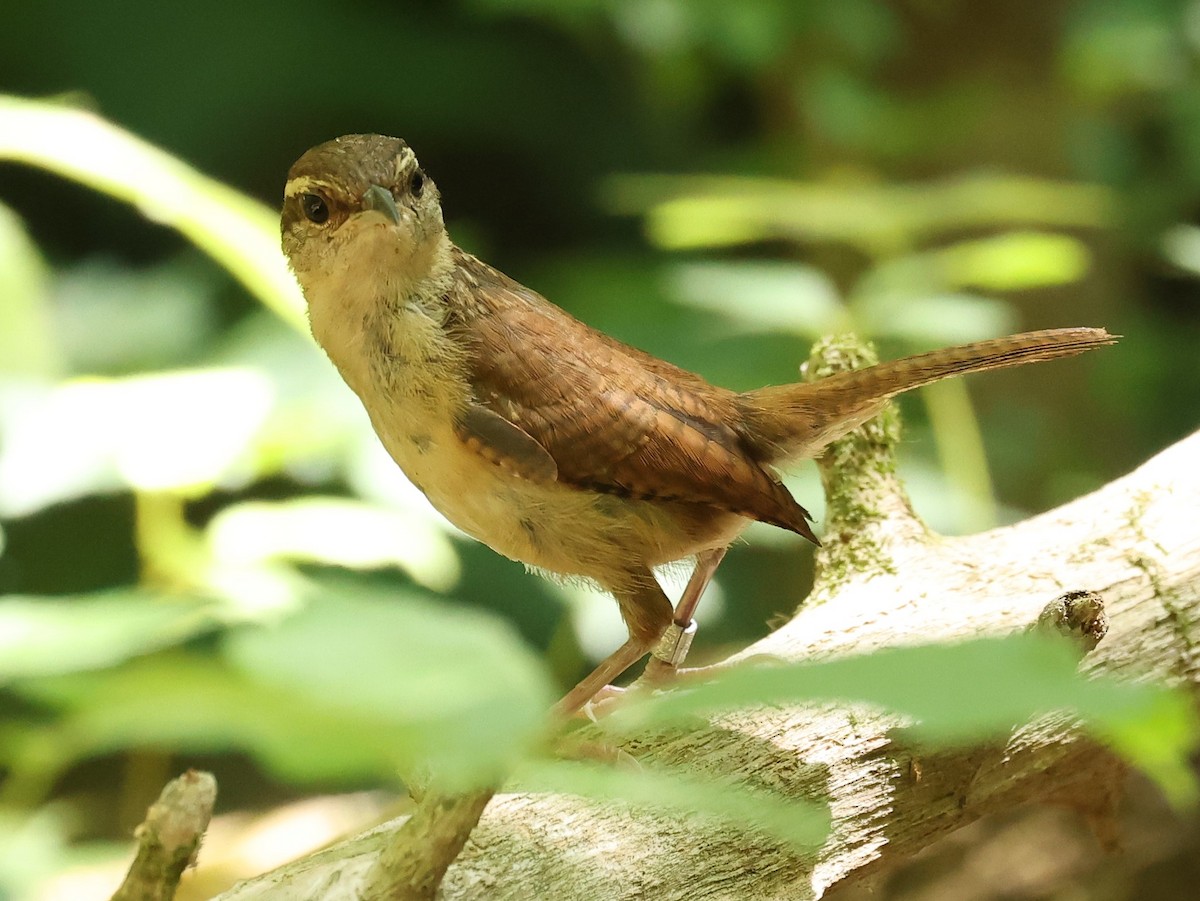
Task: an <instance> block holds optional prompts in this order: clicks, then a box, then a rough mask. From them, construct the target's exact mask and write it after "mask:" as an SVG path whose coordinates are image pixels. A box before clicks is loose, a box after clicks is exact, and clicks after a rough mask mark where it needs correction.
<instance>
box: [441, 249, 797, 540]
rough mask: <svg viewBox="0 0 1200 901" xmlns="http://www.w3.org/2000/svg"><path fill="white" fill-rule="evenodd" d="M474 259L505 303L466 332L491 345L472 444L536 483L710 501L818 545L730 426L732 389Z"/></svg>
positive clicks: (471, 320)
mask: <svg viewBox="0 0 1200 901" xmlns="http://www.w3.org/2000/svg"><path fill="white" fill-rule="evenodd" d="M472 262H474V263H475V265H476V266H478V267H480V271H478V272H473V281H476V282H479V287H481V288H483V289H485V291H484V293H485V294H486V295H487V296H488V297H489V298H491V299H492V300H497V299H498V300H499V302H494V303H489V304H488V305H487V308H486V309H477V310H476V311H475V313H474V314H473V315H471V316H469V317H464V319H463V321H462V322H460V323H458V324H457V326H456V327H458V328H461V329H462V330H463V331H464V332H465V333H466V334H465V335H464V337H465V338H466V339H467V340H466V342H465V343H466V345H467V346H468V347H470V346H474V347H476V348H486V349H487V352H486V353H476V354H474V355H473V357H472V360H471V382H472V387H473V390H474V394H475V403H474V404H472V405H470V406H468V408H467V410H466V412H465V413H464V414H463V416H462V417H461V418H460V421H459V434H460V436H462V437H463V438H464V440H465V441H466V442H467V444H468V445H469V446H471V447H474V448H475V449H476V451H477V452H479V453H481V454H482V455H483V456H485V457H487V458H488V459H489V460H491V461H492V462H493V463H496V464H497V465H500V466H502V467H504V468H506V469H508V470H510V471H512V472H514V473H516V474H518V475H522V476H524V477H526V478H530V479H533V480H537V481H542V480H551V479H554V480H557V481H558V482H560V483H563V484H567V485H572V486H575V487H579V488H587V489H591V490H594V491H600V492H605V493H610V494H615V495H620V496H624V497H630V498H641V499H659V500H673V501H690V502H695V503H700V504H705V505H709V506H713V507H716V508H719V509H722V510H728V511H730V512H733V513H737V514H740V515H743V516H747V517H750V518H752V519H758V520H761V521H763V522H768V523H771V524H773V525H777V526H781V527H783V528H786V529H790V530H792V531H795V532H798V533H799V534H801V535H804V536H805V537H808V538H810V539H811V540H814V541H815V540H816V539H815V538H814V537H813V535H812V531H811V529H810V528H809V526H808V519H809V516H808V513H807V511H805V510H804V508H803V507H801V506H800V505H799V504H797V503H796V501H795V500H794V499H793V498H792V496H791V494H789V493H788V491H787V489H786V488H785V487H784V486H783V485H782V484H781V483H780V482H779V480H778V479H777V478H775V476H774V475H773V474H772V473H771V472H770V471H769V470H767V469H765V468H764V467H763V466H762V465H760V464H759V463H758V462H757V461H756V460H755V459H754V458H753V457H752V456H751V454H750V453H749V451H748V450H747V447H746V446H745V444H744V443H743V441H742V439H741V437H740V436H739V435H738V433H737V432H736V431H735V430H734V429H733V428H732V427H731V426H730V425H729V423H730V422H734V421H735V419H734V417H735V416H736V415H737V414H736V410H735V409H734V406H733V403H732V398H733V396H734V395H733V394H732V393H731V392H727V391H724V390H723V389H719V388H714V387H712V386H710V385H708V384H707V383H706V382H704V381H703V380H702V379H701V378H700V377H699V376H697V375H695V374H693V373H690V372H687V371H685V370H682V369H677V368H676V367H674V366H671V365H670V364H668V363H665V362H663V361H661V360H658V359H656V358H654V357H651V356H649V355H648V354H645V353H643V352H642V351H638V350H636V349H634V348H631V347H627V346H626V345H623V344H621V343H620V342H618V341H615V340H613V339H611V338H609V337H608V336H606V335H603V334H602V333H600V332H596V331H594V330H593V329H590V328H589V327H588V326H586V325H584V324H583V323H581V322H579V321H578V320H576V319H574V318H572V317H571V316H569V315H568V314H566V313H565V312H563V311H562V310H560V309H558V308H557V307H553V306H551V305H550V304H549V303H548V302H547V301H545V300H543V299H542V298H541V297H538V296H537V295H536V294H534V293H533V292H531V291H529V290H528V289H526V288H523V287H521V286H520V285H519V284H517V283H516V282H513V281H512V280H511V279H508V278H507V277H506V276H503V275H502V274H500V273H498V272H495V270H491V269H490V268H488V267H484V265H483V264H482V263H478V261H472ZM485 270H486V271H485ZM485 278H486V279H487V281H486V283H484V282H483V280H484V279H485Z"/></svg>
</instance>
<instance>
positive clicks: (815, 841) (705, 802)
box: [516, 761, 830, 848]
mask: <svg viewBox="0 0 1200 901" xmlns="http://www.w3.org/2000/svg"><path fill="white" fill-rule="evenodd" d="M516 781H517V784H518V785H519V787H520V788H522V789H524V790H530V791H545V792H564V793H569V794H575V795H580V796H582V797H585V798H592V799H594V800H597V801H610V802H616V803H620V804H626V805H635V806H645V807H650V808H652V809H657V810H658V811H660V812H661V813H663V814H668V815H672V816H678V815H687V816H699V817H702V818H704V819H706V820H710V821H712V822H714V823H716V824H719V825H720V826H722V827H724V828H733V829H744V830H747V831H750V832H754V833H757V834H759V835H761V836H764V837H766V838H768V839H772V840H774V841H778V842H783V843H785V844H789V845H796V846H799V847H802V848H811V847H814V846H817V845H819V844H820V843H821V842H823V841H824V840H825V838H826V836H828V834H829V823H830V813H829V808H828V806H826V805H823V804H819V803H817V802H814V801H796V800H786V799H783V798H780V797H779V796H778V795H775V794H773V793H771V792H769V791H766V790H765V789H762V788H756V787H754V786H752V785H749V784H747V783H740V782H737V781H735V780H732V779H714V778H703V777H698V776H695V775H691V774H685V773H683V772H681V771H680V770H678V769H663V768H654V767H647V766H639V767H638V768H637V769H620V768H614V767H598V766H589V765H586V764H583V763H573V762H566V761H554V762H550V761H538V762H537V763H531V764H529V765H527V766H524V767H522V768H521V769H520V770H519V771H518V773H517V776H516Z"/></svg>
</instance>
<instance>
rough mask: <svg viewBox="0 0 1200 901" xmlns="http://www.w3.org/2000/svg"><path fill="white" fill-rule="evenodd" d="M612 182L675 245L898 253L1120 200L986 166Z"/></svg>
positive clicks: (1077, 224)
mask: <svg viewBox="0 0 1200 901" xmlns="http://www.w3.org/2000/svg"><path fill="white" fill-rule="evenodd" d="M609 187H610V190H609V192H608V193H607V195H606V196H607V197H608V198H609V202H610V203H611V205H612V208H613V210H614V211H615V212H620V213H637V214H644V215H646V217H647V227H648V229H649V232H650V237H651V238H652V239H653V240H654V241H655V242H656V243H658V244H659V245H660V246H662V247H668V248H672V249H685V248H697V247H722V246H730V245H737V244H747V243H753V242H757V241H767V240H777V239H786V240H793V241H833V242H842V243H846V244H850V245H852V246H855V247H859V248H861V249H863V250H864V251H865V252H868V253H873V254H877V253H884V254H893V253H897V252H901V251H904V250H907V249H908V248H911V247H912V246H913V244H914V243H915V242H917V241H920V240H922V239H927V238H929V237H931V236H936V235H938V234H942V233H946V232H950V231H955V230H962V229H969V228H985V227H999V226H1011V225H1026V226H1028V225H1041V226H1058V227H1064V228H1097V227H1101V226H1104V225H1107V224H1108V223H1109V220H1110V217H1111V207H1112V197H1111V195H1110V193H1109V192H1108V191H1107V190H1106V189H1104V188H1102V187H1099V186H1096V185H1087V184H1077V183H1071V182H1056V181H1050V180H1045V179H1036V178H1029V177H1022V176H1007V175H988V174H973V175H966V176H960V177H957V178H952V179H947V180H945V181H941V182H931V183H928V184H921V185H883V184H875V183H871V182H861V183H846V184H842V183H819V184H818V183H812V184H806V183H803V182H789V181H782V180H777V179H762V178H734V177H719V176H711V177H705V176H658V175H642V176H621V177H619V178H615V179H613V180H612V181H611V183H610V186H609Z"/></svg>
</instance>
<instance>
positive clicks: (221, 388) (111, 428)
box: [0, 368, 273, 515]
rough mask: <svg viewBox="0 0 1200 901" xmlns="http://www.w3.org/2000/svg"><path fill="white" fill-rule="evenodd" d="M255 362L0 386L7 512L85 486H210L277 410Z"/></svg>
mask: <svg viewBox="0 0 1200 901" xmlns="http://www.w3.org/2000/svg"><path fill="white" fill-rule="evenodd" d="M272 400H273V397H272V389H271V385H270V383H269V382H268V381H267V380H266V379H265V378H263V376H262V375H261V374H260V373H257V372H255V371H253V370H249V369H215V368H210V369H205V370H196V371H193V372H173V373H164V374H156V375H142V376H133V377H129V378H122V379H79V380H75V381H71V382H66V383H63V384H61V385H59V386H56V387H53V388H50V387H36V386H32V385H28V386H15V385H13V386H9V387H8V389H6V390H3V391H0V421H2V422H3V423H4V426H5V432H6V436H5V437H6V440H5V442H4V445H3V446H2V447H0V512H2V513H4V514H7V515H21V514H24V513H28V512H31V511H33V510H37V509H39V508H41V507H44V506H46V505H47V504H50V503H53V502H56V501H60V500H65V499H68V498H71V497H76V496H79V495H82V494H85V493H89V492H94V491H100V490H104V489H105V488H117V487H121V486H132V487H135V488H139V489H144V490H149V491H159V490H165V489H176V490H181V491H188V490H198V489H202V488H203V489H207V488H210V487H211V486H212V485H213V484H214V483H216V482H217V481H218V480H219V479H221V478H222V477H223V476H225V475H227V474H228V473H230V472H231V471H233V470H234V469H235V468H236V467H237V466H238V465H248V464H249V463H250V462H251V461H250V460H249V459H247V456H248V454H247V451H248V445H249V444H250V442H251V440H252V439H253V437H254V435H255V433H256V432H257V431H258V429H259V428H261V426H262V424H263V422H264V421H265V420H266V417H267V415H268V413H269V411H270V409H271V405H272Z"/></svg>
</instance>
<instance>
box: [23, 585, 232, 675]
mask: <svg viewBox="0 0 1200 901" xmlns="http://www.w3.org/2000/svg"><path fill="white" fill-rule="evenodd" d="M215 611H216V605H215V604H214V603H213V602H212V601H207V600H198V599H194V598H177V597H170V596H165V595H158V594H154V593H153V592H150V591H114V592H111V593H108V594H101V595H90V596H88V595H79V596H74V597H56V598H35V597H18V596H9V597H5V598H0V685H3V684H6V683H9V682H12V681H13V680H15V679H24V678H30V677H34V676H47V675H52V674H56V673H71V672H78V671H81V670H93V669H100V668H102V667H106V666H112V665H113V664H116V663H119V662H120V661H122V660H126V659H128V658H130V657H133V656H134V655H137V654H145V653H147V652H149V651H154V650H157V649H159V648H165V647H169V646H171V645H175V644H179V643H180V642H183V641H186V640H187V639H189V638H192V637H194V636H196V635H198V634H201V633H203V632H206V631H209V630H211V629H213V628H215V626H216V624H217V618H216V615H215Z"/></svg>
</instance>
